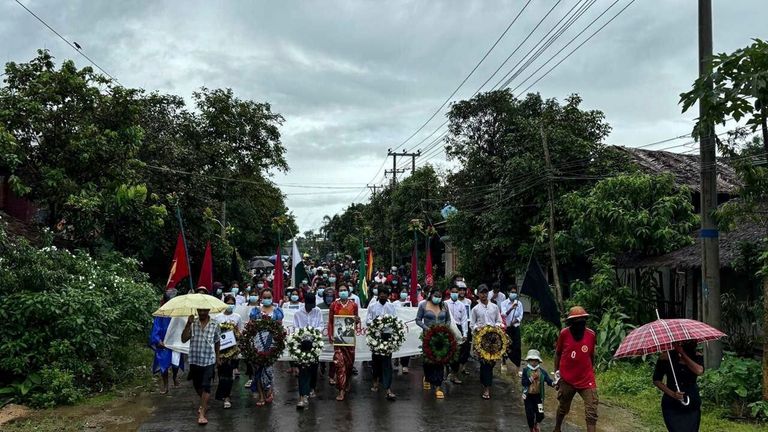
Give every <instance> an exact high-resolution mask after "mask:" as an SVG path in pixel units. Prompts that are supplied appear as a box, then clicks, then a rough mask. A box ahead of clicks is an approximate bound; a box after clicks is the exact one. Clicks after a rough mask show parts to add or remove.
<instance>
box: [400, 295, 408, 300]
mask: <svg viewBox="0 0 768 432" xmlns="http://www.w3.org/2000/svg"><path fill="white" fill-rule="evenodd" d="M407 298H408V293H400V300H405V299H407Z"/></svg>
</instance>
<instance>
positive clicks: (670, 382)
mask: <svg viewBox="0 0 768 432" xmlns="http://www.w3.org/2000/svg"><path fill="white" fill-rule="evenodd" d="M670 359H671V364H670ZM672 365H674V367H675V373H674V374H673V373H672ZM703 365H704V358H703V357H702V356H701V354H699V353H697V352H696V341H695V340H690V341H685V342H682V343H678V344H675V350H674V351H669V352H664V353H662V354H661V356H659V360H658V361H657V362H656V368H655V369H654V371H653V384H654V385H655V386H656V387H657V388H658V389H659V390H661V392H662V393H664V396H662V398H661V413H662V415H663V417H664V424H665V425H666V426H667V430H668V431H669V432H698V430H699V425H700V424H701V396H700V395H699V386H698V384H696V379H697V378H698V377H699V376H701V375H702V374H703V373H704V366H703ZM665 377H666V382H664V378H665ZM675 379H677V382H675ZM685 402H687V405H686V404H685Z"/></svg>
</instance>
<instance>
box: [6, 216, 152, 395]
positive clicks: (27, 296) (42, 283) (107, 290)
mask: <svg viewBox="0 0 768 432" xmlns="http://www.w3.org/2000/svg"><path fill="white" fill-rule="evenodd" d="M157 298H158V296H157V294H156V292H155V290H154V289H153V287H152V286H151V285H150V284H149V283H147V282H146V275H145V274H144V273H142V272H140V271H139V269H138V262H137V261H135V260H131V259H126V258H123V257H121V256H119V255H117V254H109V255H106V256H103V257H101V258H100V259H98V260H96V259H94V258H92V257H91V256H90V255H88V254H87V253H85V252H82V251H76V252H74V253H71V252H69V251H67V250H63V249H62V250H59V249H57V248H56V247H54V246H49V247H44V248H42V249H37V248H35V247H33V246H31V245H29V244H28V243H27V242H26V241H25V240H23V239H13V240H12V239H11V238H10V237H9V236H8V235H7V234H6V232H5V227H4V226H3V225H2V224H0V322H2V323H3V331H2V332H0V352H2V353H3V355H2V356H0V388H3V387H6V386H9V385H10V384H11V383H19V382H25V381H26V378H27V377H28V376H31V375H32V374H35V373H39V374H40V376H41V378H42V385H40V386H39V387H37V388H35V389H33V390H31V391H30V392H29V393H28V394H26V395H25V396H24V397H23V398H22V400H28V401H30V402H31V403H32V404H34V405H40V406H50V405H53V404H58V403H72V402H74V401H76V400H78V399H79V398H80V397H82V395H83V394H84V393H85V392H87V391H93V390H102V389H104V388H105V387H109V386H111V385H112V384H114V383H116V382H117V381H119V379H120V376H119V373H117V371H120V370H122V369H123V368H125V367H126V362H125V358H126V357H125V355H124V354H125V353H124V350H123V349H122V348H123V347H125V346H134V345H135V343H136V342H138V341H141V342H142V343H144V344H145V340H146V339H145V338H146V335H147V333H148V331H149V326H150V325H151V312H152V310H153V308H154V307H155V306H156V305H157V303H156V301H157ZM41 392H44V393H41Z"/></svg>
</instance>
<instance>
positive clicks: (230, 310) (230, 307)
mask: <svg viewBox="0 0 768 432" xmlns="http://www.w3.org/2000/svg"><path fill="white" fill-rule="evenodd" d="M234 311H235V305H229V306H227V313H232V312H234Z"/></svg>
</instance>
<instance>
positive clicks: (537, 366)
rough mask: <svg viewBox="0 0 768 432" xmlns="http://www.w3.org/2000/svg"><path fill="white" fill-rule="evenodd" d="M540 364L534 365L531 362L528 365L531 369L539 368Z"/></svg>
mask: <svg viewBox="0 0 768 432" xmlns="http://www.w3.org/2000/svg"><path fill="white" fill-rule="evenodd" d="M539 366H540V365H536V366H533V365H531V364H529V365H528V369H530V370H536V369H538V368H539Z"/></svg>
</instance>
